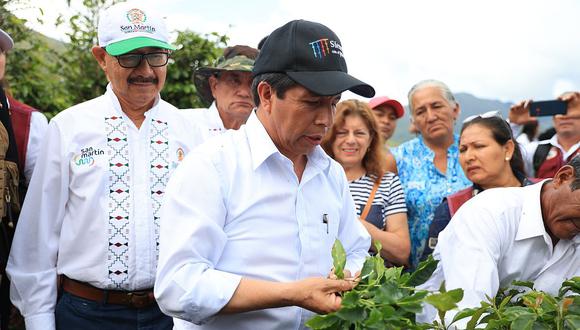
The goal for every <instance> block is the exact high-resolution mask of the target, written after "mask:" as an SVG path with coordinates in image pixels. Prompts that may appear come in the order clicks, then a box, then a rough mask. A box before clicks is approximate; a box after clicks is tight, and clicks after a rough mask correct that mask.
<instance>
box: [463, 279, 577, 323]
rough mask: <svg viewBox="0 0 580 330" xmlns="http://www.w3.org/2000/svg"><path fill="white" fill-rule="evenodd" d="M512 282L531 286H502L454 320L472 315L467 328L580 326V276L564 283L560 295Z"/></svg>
mask: <svg viewBox="0 0 580 330" xmlns="http://www.w3.org/2000/svg"><path fill="white" fill-rule="evenodd" d="M512 285H515V286H520V287H527V288H528V289H527V290H520V289H514V288H512V289H509V290H503V289H502V290H500V291H499V293H498V294H497V296H496V297H495V298H490V297H488V299H487V301H484V302H481V305H480V307H478V308H472V309H466V310H464V311H461V312H460V313H458V314H457V315H456V316H455V318H454V321H455V320H460V319H464V318H470V319H469V322H468V323H467V329H480V328H482V327H485V329H496V330H504V329H505V330H508V329H557V330H564V329H580V323H579V321H580V296H578V288H580V277H574V278H572V279H570V280H567V281H565V282H564V283H562V287H561V289H560V292H559V294H558V296H556V297H554V296H551V295H549V294H547V293H545V292H542V291H537V290H529V288H531V287H533V286H532V285H531V283H530V282H519V281H515V282H513V283H512ZM482 316H483V317H482Z"/></svg>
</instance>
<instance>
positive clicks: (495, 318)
mask: <svg viewBox="0 0 580 330" xmlns="http://www.w3.org/2000/svg"><path fill="white" fill-rule="evenodd" d="M375 245H376V246H375V249H376V251H380V250H381V246H380V244H377V242H375ZM341 249H342V251H344V249H343V248H342V245H341V244H340V242H339V241H338V240H337V241H335V244H334V246H333V250H332V255H333V260H334V268H335V270H336V269H340V270H341V271H342V269H343V268H344V263H345V262H346V256H345V255H344V254H343V253H341V251H340V250H341ZM436 267H437V261H436V260H433V258H432V257H431V256H430V257H429V258H428V259H427V260H426V261H424V262H422V263H421V264H420V265H419V266H418V267H417V270H416V271H415V272H413V273H412V274H409V273H404V272H403V269H402V268H386V267H385V265H384V261H383V259H382V258H381V257H380V256H379V255H376V256H372V257H368V258H367V259H366V260H365V262H364V265H363V267H362V270H361V273H360V276H359V283H358V285H357V286H356V287H355V288H354V289H353V290H351V291H348V292H344V293H343V295H342V305H341V308H340V310H338V311H337V312H335V313H330V314H327V315H318V316H315V317H313V318H312V319H310V320H309V321H308V322H306V325H307V326H308V327H310V328H312V329H348V330H350V329H361V330H362V329H437V330H444V329H450V328H451V326H453V325H454V323H455V322H457V321H459V320H464V321H465V320H467V321H468V322H467V326H466V329H470V330H471V329H494V330H509V329H517V330H519V329H529V330H532V329H533V330H540V329H556V330H572V329H580V295H579V293H580V277H574V278H572V279H570V280H567V281H565V282H564V283H562V287H561V289H560V292H559V294H558V296H557V297H554V296H551V295H549V294H547V293H545V292H541V291H536V290H533V283H532V282H522V281H514V282H513V283H512V288H510V289H509V290H503V289H502V290H500V291H499V292H498V294H497V295H496V296H495V297H493V298H491V297H488V298H487V300H486V301H483V302H481V305H480V307H477V308H467V309H463V310H459V311H457V313H456V314H455V316H454V318H453V320H452V322H451V323H450V324H446V323H445V320H446V318H445V315H446V313H447V312H448V311H451V310H454V309H456V308H457V303H459V302H460V301H461V299H463V290H462V289H454V290H449V291H447V290H446V289H445V285H444V283H443V284H442V285H441V288H440V289H439V291H438V292H428V291H425V290H419V289H417V288H416V287H415V286H416V285H419V284H422V283H424V282H425V281H426V280H427V279H428V278H429V277H430V276H431V274H432V273H433V272H434V270H435V269H436ZM522 288H524V289H522ZM424 303H428V304H431V305H432V306H434V307H435V308H436V309H437V311H438V314H439V320H436V321H434V322H433V323H431V324H417V323H416V322H415V315H416V314H417V313H419V312H421V311H422V309H423V304H424Z"/></svg>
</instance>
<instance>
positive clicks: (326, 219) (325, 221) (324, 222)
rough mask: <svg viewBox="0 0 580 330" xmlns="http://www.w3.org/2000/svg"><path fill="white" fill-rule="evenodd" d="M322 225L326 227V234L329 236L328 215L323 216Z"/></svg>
mask: <svg viewBox="0 0 580 330" xmlns="http://www.w3.org/2000/svg"><path fill="white" fill-rule="evenodd" d="M322 223H323V224H325V225H326V233H327V234H328V214H326V213H324V214H322Z"/></svg>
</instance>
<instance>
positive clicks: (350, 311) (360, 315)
mask: <svg viewBox="0 0 580 330" xmlns="http://www.w3.org/2000/svg"><path fill="white" fill-rule="evenodd" d="M335 315H336V316H338V317H339V318H341V319H343V320H346V321H350V322H358V321H362V320H364V319H365V318H366V313H365V310H364V308H363V307H362V306H355V307H352V308H350V307H349V308H346V307H345V308H341V309H340V310H338V311H337V312H336V313H335Z"/></svg>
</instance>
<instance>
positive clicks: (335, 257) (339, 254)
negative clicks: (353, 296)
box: [332, 239, 346, 279]
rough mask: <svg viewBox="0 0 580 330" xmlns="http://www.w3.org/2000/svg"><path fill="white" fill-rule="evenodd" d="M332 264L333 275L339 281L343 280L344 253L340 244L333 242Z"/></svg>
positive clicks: (336, 241) (336, 240) (337, 241)
mask: <svg viewBox="0 0 580 330" xmlns="http://www.w3.org/2000/svg"><path fill="white" fill-rule="evenodd" d="M332 263H333V265H334V275H336V277H337V278H339V279H344V266H346V252H345V251H344V247H343V246H342V243H341V242H340V241H339V240H338V239H335V240H334V244H333V245H332Z"/></svg>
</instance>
